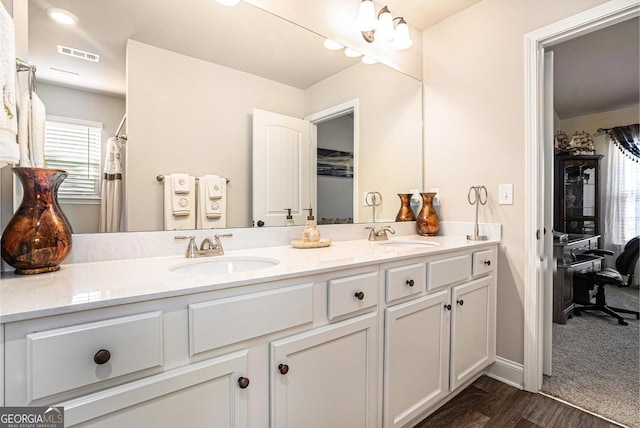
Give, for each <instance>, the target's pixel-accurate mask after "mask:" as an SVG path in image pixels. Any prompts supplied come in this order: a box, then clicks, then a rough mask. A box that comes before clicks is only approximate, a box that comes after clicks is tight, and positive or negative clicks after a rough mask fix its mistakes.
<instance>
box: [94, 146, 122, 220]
mask: <svg viewBox="0 0 640 428" xmlns="http://www.w3.org/2000/svg"><path fill="white" fill-rule="evenodd" d="M122 164H123V158H122V145H121V144H120V141H119V139H118V138H117V137H111V138H109V140H107V158H106V159H105V163H104V172H103V177H102V193H101V200H100V228H99V231H100V232H120V223H121V218H122V200H123V197H122V189H123V187H122V172H123V170H124V169H123V168H122Z"/></svg>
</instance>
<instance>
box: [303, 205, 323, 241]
mask: <svg viewBox="0 0 640 428" xmlns="http://www.w3.org/2000/svg"><path fill="white" fill-rule="evenodd" d="M304 209H305V210H307V211H309V215H308V216H307V225H306V226H305V228H304V232H302V241H304V242H318V241H320V231H319V230H318V225H317V223H316V220H315V218H314V217H313V209H312V208H311V207H309V208H304Z"/></svg>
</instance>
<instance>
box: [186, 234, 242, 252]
mask: <svg viewBox="0 0 640 428" xmlns="http://www.w3.org/2000/svg"><path fill="white" fill-rule="evenodd" d="M231 236H233V234H232V233H225V234H223V235H213V241H212V240H211V238H204V239H203V240H202V242H201V243H200V249H198V246H197V245H196V237H195V236H192V235H191V236H176V237H175V239H176V240H182V239H188V240H189V244H188V245H187V251H186V252H185V255H184V256H185V257H186V258H196V257H211V256H222V255H223V254H224V248H222V242H221V241H220V238H226V237H231Z"/></svg>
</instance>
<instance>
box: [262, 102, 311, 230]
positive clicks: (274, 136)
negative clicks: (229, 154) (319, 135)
mask: <svg viewBox="0 0 640 428" xmlns="http://www.w3.org/2000/svg"><path fill="white" fill-rule="evenodd" d="M314 132H315V125H313V124H311V123H310V122H308V121H306V120H303V119H298V118H295V117H289V116H284V115H281V114H277V113H272V112H268V111H264V110H259V109H254V110H253V191H252V194H253V199H252V202H253V208H252V210H253V224H254V226H258V227H262V226H283V225H284V222H285V216H286V209H287V208H291V215H292V216H293V219H294V221H295V223H296V225H304V224H305V222H306V216H307V211H304V209H306V208H309V207H312V208H313V209H314V211H315V208H316V202H315V198H314V197H313V195H315V192H314V191H313V190H314V189H313V183H314V182H315V181H314V180H313V178H314V177H315V161H314V159H315V157H314V156H312V155H313V151H312V138H311V136H312V133H314Z"/></svg>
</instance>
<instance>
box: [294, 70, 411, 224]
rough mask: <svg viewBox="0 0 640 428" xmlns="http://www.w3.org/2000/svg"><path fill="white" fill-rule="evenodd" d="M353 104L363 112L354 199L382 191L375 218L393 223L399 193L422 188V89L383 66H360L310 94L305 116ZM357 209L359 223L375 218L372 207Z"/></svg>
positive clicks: (310, 89)
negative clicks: (364, 193) (365, 70)
mask: <svg viewBox="0 0 640 428" xmlns="http://www.w3.org/2000/svg"><path fill="white" fill-rule="evenodd" d="M363 67H366V68H367V72H366V73H363V72H362V70H363ZM352 99H358V108H359V115H358V120H357V123H355V126H356V129H357V131H356V132H357V133H358V135H359V138H358V139H359V146H356V147H355V157H356V164H355V174H356V177H355V180H356V191H355V194H356V195H358V196H359V197H361V195H362V194H363V192H370V191H377V192H380V193H381V195H382V198H383V203H382V206H381V207H378V208H377V209H376V218H377V219H387V220H389V219H390V220H391V221H393V220H395V218H396V214H397V212H398V209H399V208H400V200H399V199H398V196H397V194H398V193H406V192H408V191H409V189H416V188H421V187H422V184H421V183H422V158H421V156H422V135H421V129H422V117H421V113H420V112H421V111H422V88H421V84H420V82H419V81H417V80H415V79H412V78H410V77H408V76H406V75H404V74H401V73H398V72H396V71H395V70H391V69H389V68H388V67H385V66H383V65H381V64H376V65H373V66H371V65H364V64H358V65H355V66H353V67H350V68H348V69H347V70H344V71H343V72H341V73H338V74H336V75H334V76H332V77H330V78H328V79H326V80H324V81H322V82H320V83H318V84H316V85H314V86H312V87H310V88H309V89H307V90H306V91H305V113H306V114H307V115H309V114H312V113H315V112H318V111H322V110H324V109H326V108H329V107H332V106H335V105H338V104H341V103H344V102H346V101H349V100H352ZM355 205H356V208H357V210H358V211H357V212H356V213H354V221H355V222H357V223H360V222H365V221H368V220H369V219H371V217H372V209H371V208H366V207H362V201H358V202H357V203H356V204H355Z"/></svg>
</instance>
